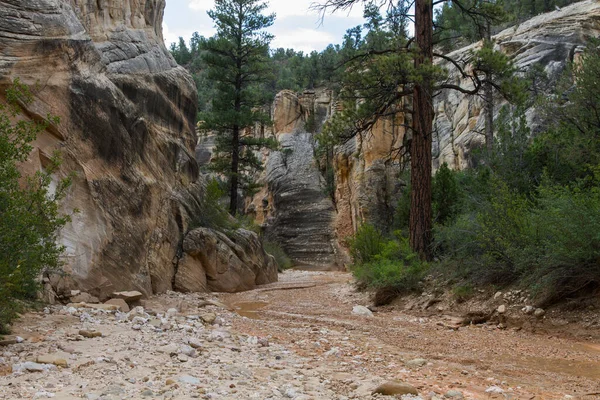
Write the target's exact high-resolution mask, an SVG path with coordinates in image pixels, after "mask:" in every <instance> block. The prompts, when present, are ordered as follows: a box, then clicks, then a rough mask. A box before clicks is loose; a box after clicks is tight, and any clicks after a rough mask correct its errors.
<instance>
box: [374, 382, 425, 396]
mask: <svg viewBox="0 0 600 400" xmlns="http://www.w3.org/2000/svg"><path fill="white" fill-rule="evenodd" d="M373 394H382V395H384V396H403V395H406V394H412V395H415V396H416V395H418V394H419V391H418V390H417V389H416V388H415V387H414V386H412V385H409V384H408V383H403V382H398V381H390V382H386V383H384V384H381V385H379V386H378V387H377V388H376V389H375V390H374V391H373Z"/></svg>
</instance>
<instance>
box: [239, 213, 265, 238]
mask: <svg viewBox="0 0 600 400" xmlns="http://www.w3.org/2000/svg"><path fill="white" fill-rule="evenodd" d="M234 228H235V229H238V228H242V229H246V230H247V231H252V232H254V233H256V234H258V235H260V234H261V233H262V229H261V227H260V225H258V224H257V223H256V222H255V221H254V218H252V217H251V216H250V215H238V216H236V217H235V222H234Z"/></svg>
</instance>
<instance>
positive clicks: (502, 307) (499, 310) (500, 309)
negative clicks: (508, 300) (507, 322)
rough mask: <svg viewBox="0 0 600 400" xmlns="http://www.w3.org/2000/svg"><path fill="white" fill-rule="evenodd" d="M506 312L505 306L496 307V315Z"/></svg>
mask: <svg viewBox="0 0 600 400" xmlns="http://www.w3.org/2000/svg"><path fill="white" fill-rule="evenodd" d="M505 312H506V306H505V305H504V304H502V305H501V306H499V307H498V314H504V313H505Z"/></svg>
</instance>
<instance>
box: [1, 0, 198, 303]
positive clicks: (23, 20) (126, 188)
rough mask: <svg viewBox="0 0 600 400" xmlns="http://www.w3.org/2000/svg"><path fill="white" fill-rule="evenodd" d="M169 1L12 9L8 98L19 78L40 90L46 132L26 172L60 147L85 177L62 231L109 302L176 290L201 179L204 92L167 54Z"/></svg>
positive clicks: (86, 280) (72, 273)
mask: <svg viewBox="0 0 600 400" xmlns="http://www.w3.org/2000/svg"><path fill="white" fill-rule="evenodd" d="M164 5H165V3H164V0H151V1H146V2H140V1H134V0H105V1H97V2H94V1H92V2H90V1H84V0H22V1H14V0H3V1H0V16H1V17H0V97H2V96H3V94H4V89H5V88H6V87H7V85H9V84H10V82H11V81H12V80H13V79H14V78H17V77H19V78H20V79H21V81H22V82H24V83H26V84H29V85H31V86H32V87H34V85H35V84H36V83H37V86H35V87H34V95H35V100H34V102H33V103H32V104H30V105H25V106H24V113H25V114H26V115H27V116H28V117H29V118H32V119H38V118H44V116H45V115H47V114H48V113H51V114H54V115H58V116H59V117H61V123H60V124H59V125H52V126H51V127H50V128H49V129H48V130H47V131H46V132H44V133H43V134H41V135H39V137H38V138H37V140H36V142H35V149H34V151H33V152H32V153H31V155H30V157H29V160H28V162H27V165H26V166H25V169H26V170H27V171H28V172H33V171H35V170H39V169H43V168H44V166H45V165H46V162H47V160H48V157H49V156H50V155H51V154H52V152H53V151H54V150H57V149H60V150H61V152H62V155H63V158H64V162H63V166H62V170H61V172H60V174H66V173H67V172H70V171H75V172H76V173H77V178H76V179H75V182H74V185H73V188H72V192H71V194H70V195H69V196H68V197H67V199H66V201H65V210H67V211H70V210H72V209H73V208H78V209H79V210H80V212H79V213H77V214H75V215H74V216H73V221H72V222H71V223H69V224H68V225H67V226H66V227H65V229H64V230H63V232H62V237H61V241H62V243H63V244H65V245H66V247H67V257H66V260H67V266H66V270H67V272H68V273H69V275H68V278H67V281H65V280H63V282H60V280H61V279H59V278H56V279H53V280H52V281H51V283H52V286H53V287H54V288H55V289H56V290H58V289H59V288H62V289H63V290H67V289H71V288H79V289H82V290H84V291H86V292H88V293H90V294H91V295H93V296H97V297H99V298H100V299H104V298H106V297H107V295H108V294H110V293H111V292H113V291H115V290H130V289H136V290H139V291H140V292H142V293H144V294H150V293H153V292H160V291H164V290H167V289H170V288H171V277H172V276H173V274H174V267H173V264H172V262H171V260H172V259H173V258H174V256H175V254H176V248H177V243H178V241H179V235H180V229H179V227H178V226H177V223H176V221H177V217H178V215H179V206H178V204H177V202H176V201H175V200H174V198H175V197H174V193H175V192H177V191H178V190H180V189H181V188H182V187H184V186H185V185H187V183H189V182H191V181H194V180H195V179H196V176H197V173H198V168H197V165H196V162H195V160H194V157H193V148H194V145H195V139H194V118H195V116H194V114H195V108H196V106H195V104H196V89H195V85H194V82H193V80H192V79H191V76H190V75H189V74H188V73H187V72H186V71H185V70H184V69H183V68H181V67H179V66H177V64H176V63H175V61H174V60H173V59H172V57H171V56H170V54H169V52H168V51H167V49H166V48H165V46H164V43H163V38H162V32H161V23H162V15H163V9H164Z"/></svg>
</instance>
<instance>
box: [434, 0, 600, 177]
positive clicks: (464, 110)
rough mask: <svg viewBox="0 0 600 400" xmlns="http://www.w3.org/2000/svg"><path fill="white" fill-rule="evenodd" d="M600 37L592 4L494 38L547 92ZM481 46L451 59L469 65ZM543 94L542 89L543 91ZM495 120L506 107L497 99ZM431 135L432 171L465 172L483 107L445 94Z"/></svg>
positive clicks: (477, 142) (473, 99) (599, 15)
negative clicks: (539, 73) (542, 77)
mask: <svg viewBox="0 0 600 400" xmlns="http://www.w3.org/2000/svg"><path fill="white" fill-rule="evenodd" d="M599 34H600V3H599V2H597V1H593V0H587V1H582V2H579V3H575V4H572V5H570V6H568V7H565V8H563V9H561V10H557V11H553V12H550V13H546V14H542V15H539V16H537V17H534V18H532V19H530V20H528V21H526V22H523V23H522V24H519V25H517V26H514V27H511V28H508V29H506V30H504V31H502V32H500V33H499V34H498V35H496V36H494V38H493V39H494V41H495V45H496V49H498V50H501V51H503V52H504V53H506V54H508V55H509V56H510V57H511V58H512V59H513V60H514V61H515V65H516V67H517V69H518V70H520V71H528V70H529V69H530V68H531V67H533V66H538V67H540V66H541V67H543V70H544V72H545V73H546V74H547V76H548V78H549V82H548V84H547V85H546V88H544V89H546V90H548V91H550V90H552V88H553V87H554V86H555V85H554V84H555V83H556V80H557V79H558V78H559V77H560V75H561V73H562V72H563V71H564V69H565V67H566V66H567V65H568V63H569V62H571V61H573V60H574V59H575V58H576V57H577V55H578V54H579V53H580V52H581V51H582V49H583V46H584V45H585V43H586V42H587V41H588V39H589V38H591V37H598V35H599ZM480 47H481V43H476V44H473V45H471V46H468V47H466V48H463V49H460V50H457V51H455V52H453V53H451V54H449V56H450V57H452V58H454V59H455V60H460V62H461V63H462V64H465V65H468V63H469V61H470V60H471V59H472V53H473V51H476V50H478V49H479V48H480ZM444 67H446V68H447V69H448V70H449V72H450V82H451V83H454V84H460V85H461V86H463V87H466V88H469V87H472V85H471V84H470V82H468V81H466V80H463V79H461V77H460V74H459V73H458V71H457V70H456V69H455V68H453V67H452V66H450V65H448V64H445V65H444ZM542 90H543V89H542ZM495 100H496V104H495V107H494V109H495V114H496V115H495V116H496V117H497V115H498V111H499V110H500V108H501V107H502V106H503V105H504V104H506V102H505V101H503V100H502V99H501V98H499V96H496V99H495ZM434 108H435V110H436V119H435V123H434V126H435V132H434V144H433V157H434V168H437V167H439V166H440V165H441V164H442V163H444V162H446V163H448V166H449V167H450V168H454V169H464V168H467V167H468V166H469V154H470V152H471V150H472V149H473V148H475V147H479V146H481V145H482V144H483V143H484V136H483V132H484V125H485V122H484V118H485V115H484V112H483V101H482V99H481V98H480V97H478V96H466V95H463V94H461V93H459V92H456V91H452V90H447V91H443V92H442V93H441V94H440V95H439V96H437V97H436V100H435V104H434ZM526 115H527V119H528V123H529V125H530V127H532V128H533V131H534V132H535V129H536V127H537V125H538V124H539V121H537V120H536V110H535V109H534V108H531V109H529V110H528V111H527V114H526Z"/></svg>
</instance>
